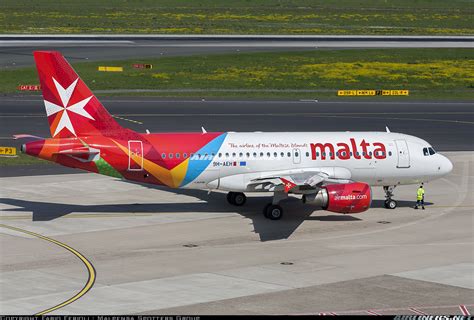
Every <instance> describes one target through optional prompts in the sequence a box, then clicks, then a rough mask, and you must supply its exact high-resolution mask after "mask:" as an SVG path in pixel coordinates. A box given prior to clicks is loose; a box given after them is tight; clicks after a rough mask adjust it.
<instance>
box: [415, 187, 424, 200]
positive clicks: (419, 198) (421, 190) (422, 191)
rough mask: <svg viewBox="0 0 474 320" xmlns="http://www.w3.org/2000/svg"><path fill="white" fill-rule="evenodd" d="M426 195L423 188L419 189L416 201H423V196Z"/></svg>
mask: <svg viewBox="0 0 474 320" xmlns="http://www.w3.org/2000/svg"><path fill="white" fill-rule="evenodd" d="M424 195H425V190H424V189H423V188H418V191H417V192H416V200H423V196H424Z"/></svg>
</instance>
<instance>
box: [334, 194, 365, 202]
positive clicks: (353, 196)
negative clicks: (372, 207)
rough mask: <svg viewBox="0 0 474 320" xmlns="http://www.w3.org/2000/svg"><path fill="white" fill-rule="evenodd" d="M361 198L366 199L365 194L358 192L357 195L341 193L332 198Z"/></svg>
mask: <svg viewBox="0 0 474 320" xmlns="http://www.w3.org/2000/svg"><path fill="white" fill-rule="evenodd" d="M362 199H367V195H366V194H358V195H353V194H348V195H342V196H334V200H336V201H337V200H362Z"/></svg>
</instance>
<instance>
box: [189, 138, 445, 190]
mask: <svg viewBox="0 0 474 320" xmlns="http://www.w3.org/2000/svg"><path fill="white" fill-rule="evenodd" d="M428 148H431V147H430V144H429V143H428V142H426V141H424V140H422V139H420V138H417V137H414V136H410V135H405V134H400V133H390V132H278V133H269V132H266V133H263V132H246V133H233V132H229V133H227V135H226V137H225V139H224V141H223V143H222V145H221V146H220V148H219V150H218V151H216V152H215V153H214V152H213V153H211V154H206V155H204V154H203V155H199V154H195V155H193V157H191V159H190V161H200V159H198V156H199V157H201V159H203V158H204V157H206V159H208V160H211V161H210V163H209V165H208V167H207V168H206V170H204V171H203V172H202V173H201V174H200V175H199V176H198V177H197V178H196V179H195V180H194V181H192V182H190V183H189V184H188V185H186V186H185V187H186V188H198V189H203V188H209V189H221V190H229V191H250V190H248V189H247V185H248V183H249V182H250V181H252V180H253V179H257V178H262V177H266V176H269V175H272V174H291V173H298V172H304V171H315V170H318V171H322V172H325V173H326V174H328V175H329V177H330V178H333V179H338V180H352V181H360V182H365V183H368V184H369V185H372V186H390V185H392V186H394V185H402V184H415V183H420V182H426V181H430V180H433V179H436V178H439V177H441V176H443V175H445V174H447V173H449V172H450V171H451V169H452V164H451V162H450V161H449V160H448V159H447V158H446V157H444V156H442V155H440V154H436V153H434V152H432V153H433V154H429V153H428V154H427V153H426V150H427V149H428ZM424 150H425V152H424Z"/></svg>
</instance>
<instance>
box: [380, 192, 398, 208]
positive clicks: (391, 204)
mask: <svg viewBox="0 0 474 320" xmlns="http://www.w3.org/2000/svg"><path fill="white" fill-rule="evenodd" d="M393 189H395V186H384V187H383V191H384V192H385V202H384V207H385V208H387V209H395V208H396V207H397V201H395V200H393V199H392V196H393Z"/></svg>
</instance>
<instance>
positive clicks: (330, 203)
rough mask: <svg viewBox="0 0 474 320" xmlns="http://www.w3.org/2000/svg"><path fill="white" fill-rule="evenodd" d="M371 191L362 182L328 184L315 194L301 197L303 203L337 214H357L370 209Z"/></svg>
mask: <svg viewBox="0 0 474 320" xmlns="http://www.w3.org/2000/svg"><path fill="white" fill-rule="evenodd" d="M371 202H372V190H371V188H370V186H369V185H368V184H366V183H362V182H354V183H342V184H329V185H326V186H324V187H322V188H321V190H320V191H319V192H318V193H317V194H305V195H303V203H311V204H315V205H317V206H320V207H322V208H323V209H324V210H328V211H331V212H337V213H359V212H364V211H366V210H367V209H369V208H370V203H371Z"/></svg>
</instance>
